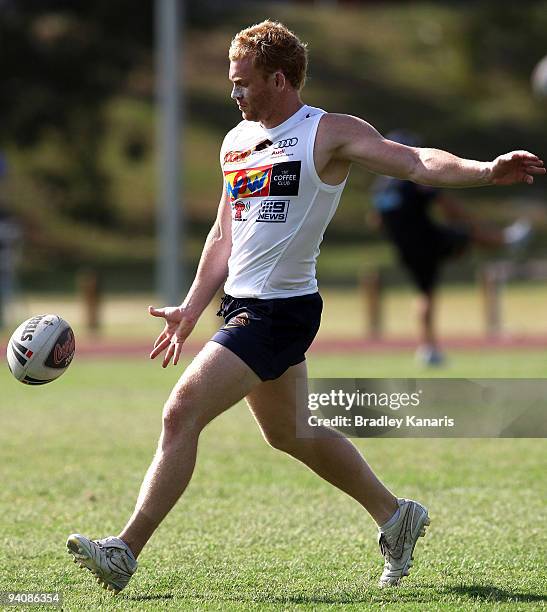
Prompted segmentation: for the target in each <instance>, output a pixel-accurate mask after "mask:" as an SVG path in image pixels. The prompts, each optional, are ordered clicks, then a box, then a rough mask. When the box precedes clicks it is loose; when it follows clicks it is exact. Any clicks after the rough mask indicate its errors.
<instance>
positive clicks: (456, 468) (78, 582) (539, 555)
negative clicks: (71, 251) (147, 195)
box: [0, 352, 547, 611]
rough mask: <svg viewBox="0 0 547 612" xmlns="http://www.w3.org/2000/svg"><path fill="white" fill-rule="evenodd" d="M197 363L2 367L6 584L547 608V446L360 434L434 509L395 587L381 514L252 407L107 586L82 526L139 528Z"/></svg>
mask: <svg viewBox="0 0 547 612" xmlns="http://www.w3.org/2000/svg"><path fill="white" fill-rule="evenodd" d="M546 362H547V354H546V353H544V352H533V353H526V352H522V353H516V352H515V353H506V354H496V353H484V354H481V356H480V360H477V356H476V354H466V353H455V354H454V355H453V356H452V367H451V369H450V370H449V375H451V376H471V375H474V376H492V377H494V376H500V377H502V376H536V377H543V376H544V375H545V364H546ZM309 365H310V374H311V375H313V376H318V377H319V376H329V377H333V376H340V377H342V376H347V377H352V376H354V377H355V376H413V375H416V371H415V369H414V365H413V364H412V360H410V359H409V358H408V354H404V353H403V354H399V353H395V354H392V355H374V356H373V357H372V358H370V359H368V358H366V357H365V356H363V358H362V359H357V358H356V357H355V356H351V357H345V356H342V355H340V356H329V357H326V356H321V355H312V356H311V358H310V360H309ZM179 372H180V369H175V368H172V369H169V370H167V371H163V370H162V369H161V368H160V367H159V364H157V363H153V362H148V361H146V360H144V359H143V360H137V359H135V360H125V361H102V360H101V361H99V360H87V361H86V360H80V361H78V360H76V361H75V363H74V364H73V366H71V370H70V371H69V372H68V373H67V374H66V375H65V376H64V377H63V378H62V379H61V380H60V381H57V382H55V383H53V384H52V385H50V386H46V387H38V388H34V387H24V386H23V385H19V384H17V383H15V382H14V381H13V380H12V379H11V378H10V376H9V373H8V372H7V369H5V368H3V369H2V370H0V390H1V400H0V406H1V407H0V417H1V423H2V427H1V431H0V466H1V468H0V470H1V479H0V480H1V483H2V487H1V489H0V568H1V570H0V591H13V590H18V591H21V590H25V591H27V590H29V591H49V592H51V591H60V592H61V593H62V594H63V597H64V606H63V607H64V609H66V610H82V609H88V610H95V609H101V610H115V609H117V610H157V609H173V610H270V609H271V610H288V609H302V610H322V609H343V610H346V609H347V610H363V609H387V610H416V611H422V610H439V609H443V610H477V609H495V610H498V609H511V610H513V609H515V610H516V609H518V610H528V609H529V610H536V609H542V608H545V605H546V602H547V584H546V578H545V573H544V571H543V568H544V565H545V552H546V547H545V544H546V543H545V505H546V501H547V500H546V498H545V490H546V487H545V484H546V479H545V468H546V467H547V466H546V462H545V444H544V441H543V440H527V439H520V440H484V439H483V440H462V439H460V440H446V439H445V440H366V441H365V440H359V441H357V444H358V446H359V447H360V448H361V449H362V450H363V452H364V453H365V455H366V457H367V458H368V460H369V461H370V463H371V464H372V465H373V467H374V468H376V469H377V470H378V472H379V474H380V475H381V476H382V478H383V479H384V480H385V481H386V483H387V484H388V485H389V486H390V487H392V488H393V490H394V491H395V492H396V493H398V494H399V495H406V496H410V497H416V498H419V499H420V500H422V501H423V502H424V503H426V504H427V505H428V506H429V508H430V514H431V517H432V524H431V528H430V530H429V533H428V536H427V537H426V538H425V539H424V540H421V541H420V544H419V548H418V549H417V554H416V563H415V566H414V568H413V571H412V573H411V576H410V577H409V578H408V579H407V580H406V585H405V586H404V587H401V588H400V589H397V590H388V591H381V590H380V589H378V588H377V587H376V581H377V577H378V575H379V572H380V570H381V565H382V563H381V561H382V560H381V558H380V556H379V553H378V550H377V545H376V542H375V528H374V526H373V523H372V521H371V520H370V519H369V518H368V517H367V516H366V515H365V514H364V512H363V511H362V510H361V509H360V507H359V506H357V504H355V502H353V501H352V500H350V499H349V498H346V497H345V496H344V495H343V494H341V493H339V492H338V491H336V490H334V489H333V488H331V487H329V486H328V485H326V484H324V483H323V482H322V481H320V480H319V479H318V478H317V477H316V476H314V475H313V474H311V473H310V472H308V471H307V470H306V469H305V468H303V467H302V466H300V465H299V464H297V463H296V462H295V461H293V460H290V459H289V458H287V457H286V456H283V455H282V454H280V453H277V452H276V451H274V450H272V449H270V448H269V447H267V446H266V444H265V443H264V442H263V441H262V439H261V438H260V436H259V434H258V432H257V429H256V426H255V424H254V422H253V421H252V419H251V417H250V415H249V414H248V412H247V411H246V409H245V408H244V406H243V405H238V406H237V407H235V408H234V409H232V410H231V411H229V412H228V413H226V414H224V415H222V416H221V417H220V418H219V419H217V420H216V421H215V422H214V423H212V424H211V426H210V427H209V428H208V429H207V430H206V431H205V433H204V434H203V437H202V440H201V445H200V452H199V457H198V466H197V469H196V473H195V476H194V479H193V480H192V482H191V484H190V487H189V489H188V490H187V492H186V494H185V496H184V498H183V500H181V502H179V504H178V505H177V506H176V508H175V509H174V511H173V512H172V513H171V515H170V516H169V517H168V518H167V519H166V521H165V522H164V524H163V525H162V526H161V528H160V530H159V531H158V532H157V534H156V535H155V536H154V538H153V539H152V541H151V542H150V545H149V547H148V548H147V549H145V551H144V553H143V555H142V556H141V558H140V563H141V565H140V568H139V570H138V572H137V574H136V576H135V578H134V579H133V581H132V583H131V584H130V586H129V587H128V588H127V590H125V591H124V592H123V593H121V594H120V595H119V596H117V597H113V596H111V595H110V594H107V593H106V592H104V591H102V590H101V589H99V588H98V587H97V585H96V584H95V583H94V582H93V581H92V579H91V576H90V575H88V574H87V573H86V574H84V573H83V571H82V572H80V570H78V569H77V568H76V566H75V565H74V564H72V563H71V562H70V558H69V556H68V555H67V554H66V552H65V549H64V542H65V539H66V536H67V535H68V534H69V533H71V532H73V531H80V532H82V533H85V534H88V535H90V536H92V537H103V536H105V535H107V534H111V533H117V531H118V530H119V529H120V528H121V527H122V525H123V523H124V521H125V519H126V518H127V516H128V515H129V513H130V512H131V510H132V507H133V503H134V499H135V496H136V493H137V491H138V487H139V484H140V481H141V478H142V476H143V474H144V471H145V470H146V467H147V466H148V463H149V460H150V458H151V455H152V453H153V451H154V448H155V444H156V437H157V433H158V431H159V427H160V407H161V405H162V403H163V401H164V399H165V398H166V395H167V393H168V390H169V389H170V386H171V384H172V383H173V382H174V380H175V379H176V377H177V375H178V374H179ZM446 374H447V373H445V375H446Z"/></svg>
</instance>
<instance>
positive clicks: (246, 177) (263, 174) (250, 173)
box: [224, 161, 302, 201]
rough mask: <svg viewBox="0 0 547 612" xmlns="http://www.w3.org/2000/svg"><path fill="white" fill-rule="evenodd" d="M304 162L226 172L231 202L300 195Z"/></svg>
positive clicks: (227, 190)
mask: <svg viewBox="0 0 547 612" xmlns="http://www.w3.org/2000/svg"><path fill="white" fill-rule="evenodd" d="M301 164H302V162H300V161H293V162H281V163H279V164H273V165H270V166H260V167H258V168H243V169H242V170H235V171H234V170H228V171H225V172H224V179H225V181H226V192H227V194H228V196H229V198H230V200H232V201H233V200H238V199H243V198H264V197H268V196H291V195H298V188H299V186H300V167H301Z"/></svg>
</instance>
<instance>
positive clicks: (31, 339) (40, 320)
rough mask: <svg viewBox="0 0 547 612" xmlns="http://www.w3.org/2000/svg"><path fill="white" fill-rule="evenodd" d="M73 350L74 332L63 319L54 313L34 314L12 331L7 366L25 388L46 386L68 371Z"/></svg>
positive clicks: (74, 346)
mask: <svg viewBox="0 0 547 612" xmlns="http://www.w3.org/2000/svg"><path fill="white" fill-rule="evenodd" d="M75 349H76V344H75V340H74V332H73V331H72V328H71V327H70V325H69V324H68V323H67V322H66V321H65V320H64V319H61V317H59V316H58V315H56V314H44V315H37V316H35V317H31V318H30V319H27V320H26V321H24V322H23V323H21V325H19V327H18V328H17V329H16V330H15V331H14V332H13V334H12V336H11V338H10V340H9V342H8V348H7V358H8V367H9V369H10V372H11V373H12V374H13V375H14V376H15V378H16V379H17V380H19V381H21V382H22V383H25V384H26V385H45V384H46V383H48V382H51V381H52V380H55V379H56V378H59V376H61V374H62V373H63V372H64V371H65V370H66V369H67V368H68V366H69V365H70V362H71V361H72V358H73V357H74V351H75Z"/></svg>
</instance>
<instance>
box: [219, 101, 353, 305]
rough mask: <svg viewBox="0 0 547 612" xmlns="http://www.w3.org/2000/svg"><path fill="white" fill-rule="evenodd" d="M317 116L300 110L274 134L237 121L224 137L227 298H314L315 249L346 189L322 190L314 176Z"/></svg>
mask: <svg viewBox="0 0 547 612" xmlns="http://www.w3.org/2000/svg"><path fill="white" fill-rule="evenodd" d="M324 113H325V111H323V110H321V109H318V108H313V107H311V106H303V107H302V108H301V109H299V110H298V111H297V112H296V113H295V114H294V115H292V116H291V117H289V118H288V119H287V120H286V121H285V122H284V123H282V124H281V125H278V126H277V127H275V128H272V129H266V128H264V127H262V126H261V125H260V123H257V122H254V121H242V122H241V123H240V124H239V125H237V126H236V127H235V128H234V129H233V130H231V131H230V132H228V134H227V135H226V137H225V139H224V142H223V144H222V149H221V153H220V163H221V166H222V170H223V173H224V180H225V184H226V191H227V194H228V198H229V205H230V207H231V209H232V210H231V212H232V252H231V255H230V259H229V261H228V270H229V272H228V279H227V281H226V284H225V286H224V290H225V292H226V293H227V294H229V295H231V296H233V297H240V298H243V297H253V298H262V299H269V298H286V297H292V296H298V295H306V294H309V293H315V292H316V291H317V280H316V278H315V262H316V260H317V256H318V255H319V245H320V244H321V241H322V239H323V233H324V231H325V228H326V227H327V225H328V223H329V221H330V220H331V218H332V216H333V215H334V213H335V211H336V207H337V206H338V202H339V200H340V196H341V195H342V191H343V189H344V186H345V183H346V181H344V182H343V183H341V184H339V185H334V186H333V185H327V184H325V183H323V182H322V181H321V179H320V178H319V176H318V174H317V172H316V170H315V165H314V162H313V149H314V144H315V135H316V133H317V126H318V125H319V121H320V119H321V117H322V115H323V114H324Z"/></svg>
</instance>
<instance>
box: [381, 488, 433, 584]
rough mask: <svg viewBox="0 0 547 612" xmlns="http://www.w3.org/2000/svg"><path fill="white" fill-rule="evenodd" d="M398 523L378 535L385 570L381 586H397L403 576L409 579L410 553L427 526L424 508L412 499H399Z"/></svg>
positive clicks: (427, 520) (427, 521)
mask: <svg viewBox="0 0 547 612" xmlns="http://www.w3.org/2000/svg"><path fill="white" fill-rule="evenodd" d="M397 503H398V504H399V512H400V514H399V518H398V519H397V522H396V523H395V524H393V525H391V526H390V527H388V528H387V529H386V530H384V531H382V530H381V529H380V532H379V534H378V544H379V545H380V551H381V553H382V555H383V556H384V559H385V563H384V571H383V572H382V575H381V576H380V582H379V586H380V587H385V586H397V585H398V584H399V581H400V580H401V578H403V576H408V574H409V572H410V568H411V566H412V559H413V557H412V553H413V552H414V547H415V546H416V542H417V541H418V538H419V537H421V536H424V535H425V528H426V526H427V525H429V517H428V515H427V508H424V507H423V506H422V505H421V504H419V503H418V502H415V501H412V500H411V499H398V500H397Z"/></svg>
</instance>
